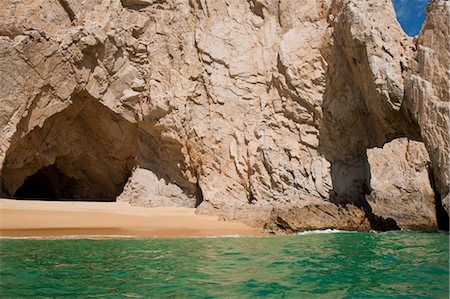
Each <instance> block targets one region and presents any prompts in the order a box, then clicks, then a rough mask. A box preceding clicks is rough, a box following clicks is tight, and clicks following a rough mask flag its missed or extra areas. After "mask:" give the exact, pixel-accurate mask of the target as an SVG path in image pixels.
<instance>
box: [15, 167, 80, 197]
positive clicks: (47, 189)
mask: <svg viewBox="0 0 450 299" xmlns="http://www.w3.org/2000/svg"><path fill="white" fill-rule="evenodd" d="M77 183H78V181H77V180H76V179H74V178H71V177H68V176H67V175H65V174H64V173H63V172H61V171H60V170H59V169H58V168H57V167H56V166H55V165H51V166H47V167H44V168H41V169H39V170H38V171H37V172H36V173H35V174H33V175H31V176H29V177H27V178H26V179H25V181H24V183H23V184H22V186H20V188H19V189H17V191H16V193H15V194H14V197H15V198H18V199H37V200H64V199H76V198H73V197H74V194H73V192H72V189H73V186H75V185H76V184H77Z"/></svg>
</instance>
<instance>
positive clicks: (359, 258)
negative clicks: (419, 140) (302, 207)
mask: <svg viewBox="0 0 450 299" xmlns="http://www.w3.org/2000/svg"><path fill="white" fill-rule="evenodd" d="M448 245H449V241H448V234H445V233H411V232H401V233H388V234H378V233H342V232H336V231H330V232H328V233H323V232H321V233H317V232H309V233H306V234H302V235H298V236H291V237H269V238H244V237H241V238H188V239H117V240H92V239H68V240H22V239H20V240H11V239H2V240H0V246H1V254H0V262H1V267H0V275H1V276H0V295H1V296H2V297H13V298H25V297H39V296H41V297H64V298H71V297H72V298H73V297H83V298H92V297H102V296H103V297H104V296H107V297H117V298H142V297H145V298H148V297H157V298H161V297H166V298H167V297H176V298H219V297H220V298H222V297H232V298H236V297H239V298H254V297H272V298H280V297H285V298H299V297H307V298H355V297H358V298H380V297H393V298H395V297H398V298H401V297H427V298H448V291H449V284H448V277H449V271H448V266H449V260H448V257H449V256H448V254H449V252H448V248H449V247H448Z"/></svg>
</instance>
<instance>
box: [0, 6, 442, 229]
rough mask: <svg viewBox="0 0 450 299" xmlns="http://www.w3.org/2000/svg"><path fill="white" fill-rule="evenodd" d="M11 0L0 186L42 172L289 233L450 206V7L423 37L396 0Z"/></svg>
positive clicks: (434, 15) (50, 178)
mask: <svg viewBox="0 0 450 299" xmlns="http://www.w3.org/2000/svg"><path fill="white" fill-rule="evenodd" d="M0 10H1V11H2V13H1V14H0V15H1V17H0V34H1V37H0V52H1V55H0V76H1V78H2V81H1V82H0V101H1V102H0V132H1V134H0V141H1V142H0V176H1V177H0V186H1V189H0V193H1V195H2V196H27V197H33V192H32V190H34V189H33V188H31V189H29V188H28V187H27V186H28V184H29V181H32V182H33V184H37V185H39V184H40V185H41V187H42V188H45V189H46V190H47V189H48V191H49V192H50V193H51V194H53V195H54V196H55V197H57V198H61V197H67V198H77V199H113V200H114V199H115V198H116V197H117V198H118V200H121V201H129V202H131V203H133V204H136V205H142V206H189V207H194V206H196V207H197V212H198V213H206V214H213V215H219V216H221V217H223V218H224V219H237V220H241V221H244V222H246V223H248V224H250V225H252V226H256V227H261V228H265V229H267V230H271V231H276V232H278V231H283V230H285V231H286V230H287V231H299V230H306V229H325V228H339V229H346V230H370V229H371V228H375V229H376V228H378V227H390V226H392V227H400V228H408V229H427V230H428V229H436V227H437V226H440V224H439V223H438V222H437V218H439V217H437V214H436V211H437V210H436V209H435V206H436V205H441V206H443V208H442V209H441V211H440V212H439V213H444V214H446V215H447V217H448V198H449V195H448V193H449V189H448V186H449V180H450V179H449V172H448V169H450V167H449V159H448V153H449V144H450V142H449V131H448V130H449V127H448V126H449V115H450V114H449V94H448V90H449V87H448V84H449V83H448V82H449V80H448V79H449V73H448V69H449V63H450V50H449V45H448V42H447V41H448V27H449V23H448V22H449V21H448V20H449V18H448V15H449V12H450V9H449V2H448V1H445V0H435V1H432V2H431V4H430V6H429V8H428V10H427V15H428V16H427V21H426V22H425V25H424V27H423V29H422V32H421V34H420V35H419V37H417V38H411V37H408V36H406V35H405V33H404V32H403V31H402V29H401V28H400V26H399V24H398V23H397V21H396V18H395V12H394V9H393V7H392V3H391V1H389V0H386V1H375V0H369V1H367V0H321V1H310V0H301V1H295V3H294V2H292V1H266V0H252V1H246V0H236V1H225V0H223V1H209V0H201V1H188V0H168V1H144V0H133V1H128V0H127V1H125V0H122V1H120V0H111V1H99V0H96V1H72V0H64V1H59V2H48V1H32V0H19V1H14V2H5V3H4V4H2V5H0ZM397 138H402V139H401V140H400V141H397V140H395V139H397ZM393 140H394V141H393ZM391 141H392V142H391ZM389 142H391V143H389ZM385 144H388V145H386V146H385V147H384V148H383V146H384V145H385ZM376 148H380V149H376ZM381 148H383V149H381ZM427 167H428V168H427ZM42 169H44V170H45V171H44V170H42ZM49 169H50V170H49ZM428 169H429V170H430V171H429V172H428ZM429 173H430V175H428V174H429ZM55 182H58V183H57V184H56V183H55ZM55 186H59V187H55ZM61 186H67V187H61ZM38 188H39V186H38ZM19 190H20V192H19ZM30 190H31V191H30ZM24 192H25V193H24ZM24 194H25V195H24ZM435 201H436V202H435ZM441 219H442V218H441Z"/></svg>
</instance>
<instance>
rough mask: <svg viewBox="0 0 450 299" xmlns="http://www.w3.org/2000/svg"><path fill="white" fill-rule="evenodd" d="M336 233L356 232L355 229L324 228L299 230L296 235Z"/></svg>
mask: <svg viewBox="0 0 450 299" xmlns="http://www.w3.org/2000/svg"><path fill="white" fill-rule="evenodd" d="M335 233H354V232H353V231H347V230H339V229H323V230H306V231H303V232H299V233H297V234H296V235H299V236H303V235H314V234H335Z"/></svg>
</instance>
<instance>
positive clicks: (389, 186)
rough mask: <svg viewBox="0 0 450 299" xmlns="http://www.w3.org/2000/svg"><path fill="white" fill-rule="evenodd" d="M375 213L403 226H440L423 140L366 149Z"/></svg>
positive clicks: (423, 227)
mask: <svg viewBox="0 0 450 299" xmlns="http://www.w3.org/2000/svg"><path fill="white" fill-rule="evenodd" d="M367 156H368V158H369V163H370V170H371V188H372V191H371V193H370V195H368V196H367V201H368V202H369V205H370V207H371V209H372V213H373V214H374V215H376V216H378V217H382V218H383V219H389V218H391V219H393V220H394V221H395V222H396V223H397V225H398V226H399V227H400V228H402V229H410V230H413V229H419V230H420V229H422V230H433V229H437V218H436V204H435V194H434V191H433V189H432V188H431V183H430V173H429V171H430V165H429V164H430V158H429V156H428V152H427V150H426V148H425V145H424V144H423V143H422V142H417V141H410V140H407V139H405V138H400V139H395V140H393V141H391V142H389V143H387V144H385V145H384V146H383V148H374V149H369V150H368V151H367Z"/></svg>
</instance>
